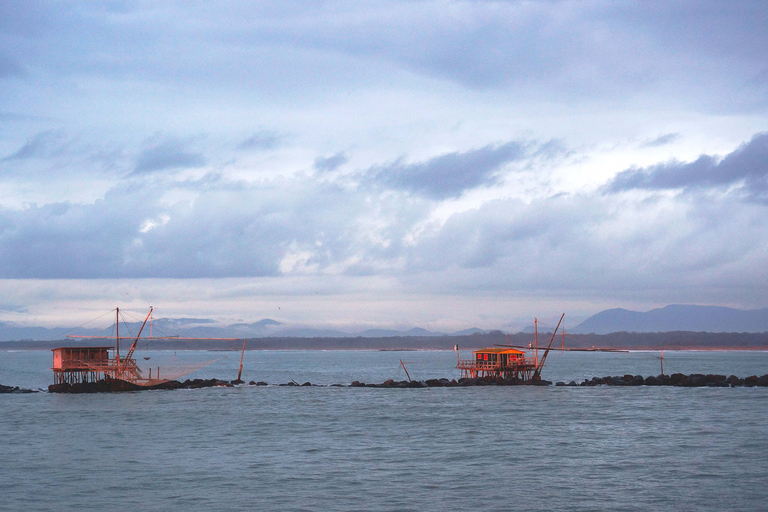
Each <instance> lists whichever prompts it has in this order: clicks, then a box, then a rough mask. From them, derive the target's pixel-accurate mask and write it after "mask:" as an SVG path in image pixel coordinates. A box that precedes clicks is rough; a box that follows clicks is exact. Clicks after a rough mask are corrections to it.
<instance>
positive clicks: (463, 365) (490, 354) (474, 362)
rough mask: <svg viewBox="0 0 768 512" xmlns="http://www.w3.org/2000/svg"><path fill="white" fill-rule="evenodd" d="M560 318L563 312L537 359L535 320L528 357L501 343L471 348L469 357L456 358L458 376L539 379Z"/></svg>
mask: <svg viewBox="0 0 768 512" xmlns="http://www.w3.org/2000/svg"><path fill="white" fill-rule="evenodd" d="M563 317H565V313H563V315H562V316H561V317H560V321H559V322H557V327H555V330H554V332H553V333H552V339H550V340H549V345H548V346H547V349H546V351H545V352H544V355H543V356H542V357H541V359H539V347H538V323H537V322H536V321H535V320H534V325H535V326H536V327H535V330H534V332H535V335H534V346H531V347H529V350H530V351H531V352H533V354H532V357H531V356H526V353H525V352H524V351H522V350H518V349H517V348H512V347H510V346H503V345H502V346H496V347H491V348H482V349H480V350H475V351H474V352H473V353H472V355H473V357H472V359H461V358H459V360H458V364H457V365H456V368H457V369H459V370H461V377H462V378H470V379H475V378H478V377H493V378H502V379H517V380H520V381H537V380H541V369H542V368H543V367H544V361H546V359H547V355H548V354H549V350H550V348H551V347H552V341H553V340H554V339H555V334H556V333H557V331H558V329H559V328H560V324H561V323H562V321H563ZM457 347H458V346H457Z"/></svg>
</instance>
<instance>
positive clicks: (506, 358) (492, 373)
mask: <svg viewBox="0 0 768 512" xmlns="http://www.w3.org/2000/svg"><path fill="white" fill-rule="evenodd" d="M472 354H473V357H472V359H459V363H458V365H457V366H456V368H458V369H459V370H461V376H462V377H463V378H471V379H474V378H477V377H501V378H503V379H520V380H530V378H531V375H533V372H534V371H535V370H536V358H535V357H525V352H523V351H522V350H517V349H514V348H506V347H492V348H483V349H480V350H475V351H474V352H473V353H472Z"/></svg>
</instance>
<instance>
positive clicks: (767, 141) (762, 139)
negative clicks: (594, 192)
mask: <svg viewBox="0 0 768 512" xmlns="http://www.w3.org/2000/svg"><path fill="white" fill-rule="evenodd" d="M730 185H742V186H743V188H744V189H746V190H747V191H748V192H750V193H752V194H762V193H764V192H766V191H767V190H768V132H767V133H759V134H757V135H755V136H754V137H753V138H752V139H751V140H750V141H749V142H747V143H744V144H742V145H741V146H740V147H739V148H737V149H736V150H735V151H733V152H732V153H730V154H728V155H726V156H725V157H724V158H722V159H721V158H718V157H716V156H712V155H701V156H700V157H699V158H698V159H696V160H695V161H693V162H677V161H672V162H667V163H663V164H658V165H654V166H651V167H646V168H641V169H628V170H626V171H622V172H620V173H618V174H617V175H616V177H614V178H613V179H612V180H611V181H610V182H609V183H607V184H606V186H605V187H604V190H605V191H606V192H609V193H616V192H623V191H626V190H633V189H642V190H666V189H686V190H689V189H698V188H707V187H722V186H730Z"/></svg>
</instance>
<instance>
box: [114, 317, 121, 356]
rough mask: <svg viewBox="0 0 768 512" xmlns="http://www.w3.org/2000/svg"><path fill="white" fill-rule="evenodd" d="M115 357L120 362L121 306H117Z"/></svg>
mask: <svg viewBox="0 0 768 512" xmlns="http://www.w3.org/2000/svg"><path fill="white" fill-rule="evenodd" d="M115 357H117V362H118V363H119V362H120V308H115Z"/></svg>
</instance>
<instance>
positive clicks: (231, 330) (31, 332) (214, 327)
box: [0, 318, 489, 341]
mask: <svg viewBox="0 0 768 512" xmlns="http://www.w3.org/2000/svg"><path fill="white" fill-rule="evenodd" d="M106 325H108V327H105V328H85V327H78V328H75V327H57V328H50V329H49V328H44V327H19V326H15V325H12V324H10V323H4V322H0V341H16V340H36V341H45V340H60V339H63V338H65V337H66V335H68V334H78V335H83V336H104V337H114V335H115V334H114V331H113V325H111V324H110V322H106ZM140 327H141V322H127V323H122V322H121V324H120V335H121V336H131V335H135V334H136V333H138V331H139V328H140ZM487 332H489V331H483V330H481V329H478V328H475V327H473V328H471V329H465V330H463V331H459V332H456V333H450V334H448V333H442V332H433V331H428V330H426V329H422V328H420V327H414V328H412V329H409V330H406V331H397V330H393V329H368V330H366V331H363V332H359V333H358V332H343V331H338V330H333V329H316V328H311V327H304V326H296V325H288V324H284V323H282V322H278V321H276V320H272V319H269V318H265V319H263V320H259V321H258V322H253V323H239V324H233V325H227V326H221V325H218V324H216V322H215V321H214V320H211V319H207V318H158V319H156V320H154V322H153V324H152V335H153V336H154V337H162V336H178V337H181V338H183V337H193V338H274V337H281V338H358V337H362V338H386V337H398V336H399V337H409V338H415V337H416V338H417V337H435V336H448V335H453V336H463V335H471V334H476V333H480V334H482V333H487ZM148 336H149V325H147V326H146V327H145V328H144V332H143V333H142V338H144V337H148Z"/></svg>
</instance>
